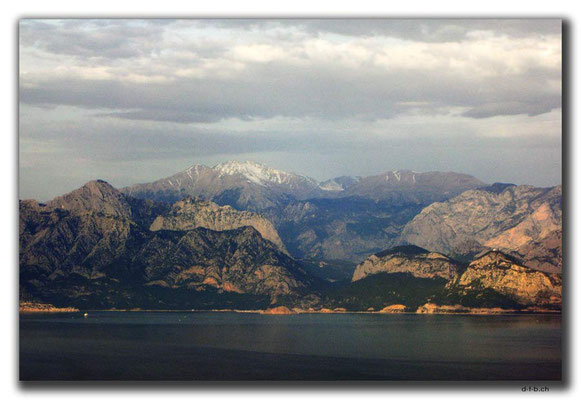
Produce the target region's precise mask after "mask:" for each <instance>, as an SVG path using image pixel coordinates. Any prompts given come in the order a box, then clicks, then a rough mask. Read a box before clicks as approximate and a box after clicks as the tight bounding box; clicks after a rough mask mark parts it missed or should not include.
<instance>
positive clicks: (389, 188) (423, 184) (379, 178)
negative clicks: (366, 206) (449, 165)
mask: <svg viewBox="0 0 581 400" xmlns="http://www.w3.org/2000/svg"><path fill="white" fill-rule="evenodd" d="M484 185H485V184H484V182H482V181H480V180H479V179H476V178H474V177H473V176H470V175H466V174H459V173H455V172H415V171H409V170H396V171H389V172H385V173H383V174H380V175H376V176H369V177H366V178H362V179H361V180H359V181H358V182H356V183H354V184H352V185H350V186H349V187H348V188H346V190H345V193H344V196H357V197H363V198H367V199H372V200H376V201H389V202H390V203H392V204H400V205H401V204H410V203H412V204H430V203H433V202H435V201H442V200H447V199H449V198H452V197H454V196H457V195H458V194H460V193H462V192H464V191H466V190H469V189H475V188H477V187H481V186H484Z"/></svg>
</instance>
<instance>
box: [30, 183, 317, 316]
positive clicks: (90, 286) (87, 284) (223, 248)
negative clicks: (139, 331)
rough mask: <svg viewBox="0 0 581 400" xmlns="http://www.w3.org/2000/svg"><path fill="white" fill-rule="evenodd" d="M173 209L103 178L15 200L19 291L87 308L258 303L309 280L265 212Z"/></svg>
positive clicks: (298, 289) (191, 204) (206, 206)
mask: <svg viewBox="0 0 581 400" xmlns="http://www.w3.org/2000/svg"><path fill="white" fill-rule="evenodd" d="M172 210H173V212H174V215H173V217H172V214H171V212H172ZM172 210H168V207H167V206H163V205H159V204H158V203H155V202H151V201H145V200H139V199H134V198H131V197H129V196H126V195H123V194H122V193H120V192H119V191H118V190H117V189H115V188H113V187H112V186H110V185H109V184H107V183H106V182H103V181H94V182H89V183H88V184H86V185H85V186H83V187H82V188H80V189H78V190H75V191H73V192H71V193H69V194H67V195H64V196H60V197H57V198H56V199H55V200H53V201H51V202H49V203H48V204H46V205H45V204H39V203H38V202H36V201H33V200H25V201H21V202H20V212H19V230H20V236H19V239H20V246H19V249H20V286H21V294H23V295H24V296H25V297H27V298H30V299H31V300H42V301H45V302H47V303H52V304H54V305H55V306H60V305H66V306H68V305H73V306H77V307H85V308H87V307H88V308H111V307H116V308H120V307H128V308H132V307H154V308H157V309H164V308H184V307H185V308H193V306H192V304H194V305H195V306H198V307H212V305H213V304H219V306H220V307H230V306H232V305H238V306H241V304H249V306H250V307H255V306H256V304H257V303H256V302H257V301H261V302H264V301H266V302H267V304H268V303H269V302H271V301H274V300H275V299H276V298H278V297H280V296H297V295H299V293H303V292H304V291H305V290H306V288H307V287H308V285H309V284H310V282H311V278H310V277H309V276H307V274H306V273H305V271H304V270H303V269H302V267H301V265H300V264H298V263H297V262H296V261H294V260H293V259H292V258H291V257H289V256H288V255H287V254H286V253H285V252H284V251H283V250H284V246H283V245H282V242H281V241H280V238H278V236H277V234H276V231H275V230H274V228H273V227H272V224H270V223H268V221H266V220H265V219H263V218H261V217H259V216H257V215H255V214H253V213H239V212H237V211H235V210H232V209H230V208H228V207H218V206H217V205H215V204H213V203H203V204H197V203H196V202H195V201H184V202H182V203H181V204H178V205H176V207H174V208H173V209H172ZM196 210H197V211H199V216H198V217H199V218H198V219H196V217H195V215H196ZM189 212H191V214H188V213H189ZM159 216H164V217H165V216H169V217H168V219H167V220H165V219H163V218H164V217H162V219H161V220H160V219H157V217H159ZM188 217H193V221H192V222H191V224H190V225H186V220H187V218H188ZM151 225H153V226H154V228H155V229H154V230H150V229H149V227H150V226H151ZM203 225H207V226H210V228H214V229H206V228H205V227H203ZM250 225H255V227H253V226H250ZM178 228H179V229H178ZM259 229H260V230H261V231H262V233H261V232H259ZM263 235H264V236H266V237H268V238H269V239H265V238H264V236H263ZM168 290H169V291H170V292H171V291H175V292H171V293H175V294H171V293H170V292H167V291H168ZM178 294H179V295H178ZM225 295H229V296H230V297H224V296H225ZM235 295H239V296H238V297H236V298H235V299H234V300H232V296H235ZM243 295H244V296H246V295H250V296H255V297H253V298H252V299H251V300H252V301H250V300H249V301H248V302H246V303H244V301H246V300H248V299H247V298H241V297H240V296H243ZM196 299H198V300H196ZM242 300H244V301H242Z"/></svg>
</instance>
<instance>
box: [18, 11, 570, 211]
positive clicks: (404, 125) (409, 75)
mask: <svg viewBox="0 0 581 400" xmlns="http://www.w3.org/2000/svg"><path fill="white" fill-rule="evenodd" d="M19 29H20V64H19V66H20V141H19V142H20V197H21V198H36V199H39V200H47V199H50V198H52V197H54V196H55V195H58V194H62V193H64V192H67V191H70V190H72V189H74V188H76V187H79V186H81V185H82V184H83V183H84V182H86V181H88V180H91V179H96V178H100V179H104V180H107V181H108V182H110V183H111V184H113V185H114V186H116V187H122V186H125V185H128V184H132V183H138V182H147V181H152V180H155V179H159V178H162V177H165V176H169V175H171V174H173V173H175V172H178V171H180V170H183V169H185V168H187V167H188V166H190V165H193V164H206V165H208V166H212V165H214V164H216V163H219V162H222V161H227V160H240V161H242V160H253V161H258V162H263V163H265V164H268V165H269V166H272V167H275V168H279V169H284V170H288V171H293V172H296V173H300V174H304V175H308V176H311V177H313V178H315V179H319V180H323V179H328V178H331V177H335V176H339V175H363V176H365V175H375V174H378V173H381V172H384V171H387V170H393V169H412V170H416V171H433V170H439V171H457V172H464V173H469V174H472V175H474V176H476V177H478V178H480V179H482V180H484V181H487V182H491V183H492V182H496V181H502V182H513V183H517V184H532V185H537V186H552V185H556V184H560V183H561V112H562V111H561V21H559V20H381V19H375V20H178V21H174V20H62V21H59V20H22V21H21V23H20V28H19Z"/></svg>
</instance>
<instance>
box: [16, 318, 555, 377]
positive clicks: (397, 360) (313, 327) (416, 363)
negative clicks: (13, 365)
mask: <svg viewBox="0 0 581 400" xmlns="http://www.w3.org/2000/svg"><path fill="white" fill-rule="evenodd" d="M20 379H21V380H55V379H56V380H77V379H81V380H197V379H205V380H248V379H250V380H263V379H274V380H288V379H309V380H335V379H350V380H361V379H369V380H378V379H379V380H559V379H561V317H560V316H555V315H508V316H470V315H414V314H403V315H397V314H396V315H373V314H301V315H280V316H278V315H260V314H238V313H211V312H207V313H206V312H192V313H187V312H91V313H89V316H88V318H84V317H83V315H82V313H63V314H41V315H39V314H36V315H35V314H28V315H21V316H20Z"/></svg>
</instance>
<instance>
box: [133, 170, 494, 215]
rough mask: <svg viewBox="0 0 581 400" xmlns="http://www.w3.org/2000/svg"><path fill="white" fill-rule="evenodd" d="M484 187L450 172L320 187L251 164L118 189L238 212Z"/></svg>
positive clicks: (437, 197) (398, 174) (419, 200)
mask: <svg viewBox="0 0 581 400" xmlns="http://www.w3.org/2000/svg"><path fill="white" fill-rule="evenodd" d="M481 186H484V183H483V182H482V181H480V180H478V179H476V178H474V177H472V176H470V175H465V174H458V173H454V172H414V171H407V170H402V171H391V172H386V173H384V174H381V175H377V176H370V177H366V178H361V177H349V176H341V177H338V178H334V179H330V180H327V181H324V182H321V183H319V182H317V181H316V180H314V179H312V178H309V177H306V176H302V175H298V174H294V173H290V172H285V171H281V170H277V169H273V168H270V167H267V166H266V165H263V164H259V163H255V162H252V161H245V162H237V161H229V162H226V163H222V164H218V165H215V166H214V167H212V168H209V167H206V166H204V165H195V166H192V167H190V168H188V169H186V170H185V171H182V172H179V173H177V174H175V175H173V176H170V177H168V178H163V179H160V180H157V181H155V182H152V183H144V184H138V185H132V186H129V187H126V188H123V189H121V191H122V192H123V193H125V194H128V195H130V196H133V197H137V198H143V199H151V200H157V201H165V202H170V203H173V202H175V201H178V200H181V199H183V198H184V197H186V196H196V197H200V198H202V199H204V200H212V201H215V202H216V203H218V204H220V205H231V206H232V207H234V208H236V209H239V210H250V211H264V210H266V209H269V208H275V209H280V208H282V207H286V206H287V205H289V204H290V203H292V202H294V201H301V200H307V199H315V198H329V197H331V198H335V197H359V198H364V199H371V200H373V201H387V202H389V203H390V204H391V205H405V204H424V205H426V204H429V203H432V202H434V201H441V200H446V199H449V198H451V197H454V196H456V195H458V194H459V193H462V192H463V191H465V190H468V189H474V188H477V187H481Z"/></svg>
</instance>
